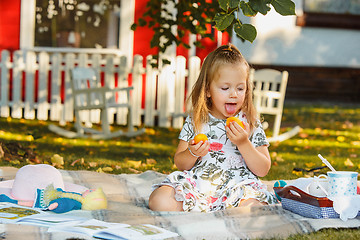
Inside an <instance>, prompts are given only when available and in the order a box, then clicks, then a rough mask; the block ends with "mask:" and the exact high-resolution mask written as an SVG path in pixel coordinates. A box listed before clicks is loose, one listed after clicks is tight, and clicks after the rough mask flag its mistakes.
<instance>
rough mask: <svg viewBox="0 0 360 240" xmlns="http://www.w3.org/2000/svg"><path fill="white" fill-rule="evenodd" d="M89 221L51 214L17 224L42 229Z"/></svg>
mask: <svg viewBox="0 0 360 240" xmlns="http://www.w3.org/2000/svg"><path fill="white" fill-rule="evenodd" d="M86 220H88V218H83V217H77V216H71V215H63V214H57V213H50V214H38V215H33V216H30V217H27V218H24V219H20V220H19V221H17V222H16V223H18V224H25V225H35V226H40V227H52V226H58V225H60V226H62V225H64V224H70V223H71V224H75V223H80V222H83V221H86Z"/></svg>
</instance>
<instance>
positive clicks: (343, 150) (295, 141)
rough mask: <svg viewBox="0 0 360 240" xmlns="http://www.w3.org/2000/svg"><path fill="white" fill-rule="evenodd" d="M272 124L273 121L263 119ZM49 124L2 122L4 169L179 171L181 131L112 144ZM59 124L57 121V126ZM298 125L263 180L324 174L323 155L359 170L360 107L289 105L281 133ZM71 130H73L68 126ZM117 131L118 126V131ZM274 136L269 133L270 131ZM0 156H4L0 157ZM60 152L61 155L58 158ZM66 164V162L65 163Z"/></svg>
mask: <svg viewBox="0 0 360 240" xmlns="http://www.w3.org/2000/svg"><path fill="white" fill-rule="evenodd" d="M264 117H265V120H268V121H269V122H270V124H271V121H272V118H271V117H269V116H264ZM50 123H51V122H45V121H35V120H23V119H22V120H18V119H12V118H0V142H1V144H2V148H3V150H4V152H5V155H4V157H2V160H1V162H0V165H2V166H15V167H21V166H23V165H26V164H29V163H49V164H56V165H57V167H59V168H64V169H69V170H77V169H86V170H90V171H99V172H108V173H114V174H118V173H140V172H144V171H146V170H155V171H159V172H163V173H169V172H171V171H174V170H176V167H175V166H174V161H173V155H174V153H175V150H176V146H177V142H178V140H177V137H178V134H179V129H165V128H156V127H155V128H146V134H144V135H141V136H138V137H135V138H126V137H121V138H116V139H111V140H100V141H99V140H91V139H66V138H62V137H59V136H57V135H56V134H54V133H52V132H50V131H49V130H48V124H50ZM53 124H57V123H53ZM296 125H299V126H300V127H301V128H302V130H301V132H300V133H299V134H298V135H296V136H295V137H293V138H291V139H289V140H286V141H284V142H281V143H272V144H271V146H270V148H269V150H270V154H271V157H272V168H271V170H270V172H269V174H268V175H267V176H266V177H264V178H263V179H264V180H274V179H295V178H298V177H303V176H313V175H314V174H320V173H326V172H327V170H328V169H327V168H323V169H320V170H315V171H309V170H311V169H313V168H317V167H321V166H324V165H323V164H322V162H321V160H320V159H319V158H318V157H317V154H318V153H321V154H322V155H323V156H324V157H325V158H327V159H328V160H329V162H330V163H331V164H332V165H333V166H334V167H335V169H337V170H349V171H358V172H359V171H360V105H359V104H357V105H355V104H351V105H350V104H346V105H345V104H329V103H323V104H313V103H306V102H300V103H299V102H296V103H295V102H290V103H289V102H287V103H286V104H285V107H284V115H283V119H282V129H281V131H282V132H284V131H287V130H289V129H291V128H292V127H294V126H296ZM69 127H71V126H69ZM116 128H118V127H116ZM266 133H267V135H271V132H270V130H266ZM0 154H1V153H0ZM55 154H57V155H58V156H55V157H54V155H55ZM62 160H63V162H62ZM359 232H360V231H358V230H344V231H338V230H324V231H320V232H317V233H314V234H312V235H303V236H294V238H290V239H298V238H299V239H323V238H325V237H326V236H327V235H328V234H331V235H332V238H333V239H344V237H346V239H359V237H360V233H359Z"/></svg>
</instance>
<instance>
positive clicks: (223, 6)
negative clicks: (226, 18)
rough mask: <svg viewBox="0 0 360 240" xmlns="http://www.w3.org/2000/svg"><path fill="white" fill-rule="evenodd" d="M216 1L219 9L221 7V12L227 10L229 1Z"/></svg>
mask: <svg viewBox="0 0 360 240" xmlns="http://www.w3.org/2000/svg"><path fill="white" fill-rule="evenodd" d="M218 1H219V5H220V7H221V8H222V9H223V10H225V11H227V9H228V7H229V1H230V0H218Z"/></svg>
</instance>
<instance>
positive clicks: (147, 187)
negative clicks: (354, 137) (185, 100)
mask: <svg viewBox="0 0 360 240" xmlns="http://www.w3.org/2000/svg"><path fill="white" fill-rule="evenodd" d="M0 169H2V171H3V176H2V177H3V178H4V180H9V179H13V178H14V177H15V174H16V171H17V169H16V168H12V167H1V168H0ZM60 171H61V173H62V175H63V178H64V181H67V182H73V183H76V184H80V185H83V186H85V187H88V188H98V187H102V188H103V190H104V192H105V194H106V195H107V197H108V201H109V204H108V209H106V210H97V211H82V210H76V211H71V212H69V213H65V214H73V215H74V216H82V217H87V218H94V219H98V220H102V221H107V222H119V223H127V224H145V223H147V224H153V225H156V226H159V227H162V228H165V229H167V230H170V231H173V232H177V233H178V234H179V235H180V236H179V237H177V238H176V239H251V238H261V239H263V238H272V237H279V238H284V237H287V236H289V235H292V234H297V233H300V234H306V233H310V232H314V231H318V230H320V229H323V228H359V227H360V218H359V217H358V218H356V219H351V220H348V221H346V222H344V221H342V220H340V219H310V218H305V217H302V216H300V215H297V214H294V213H291V212H289V211H287V210H284V209H282V207H281V205H280V204H279V205H273V206H261V207H253V208H232V209H227V210H224V211H218V212H212V213H183V212H182V213H179V212H154V211H151V210H150V209H149V208H148V206H147V203H148V197H149V195H150V193H151V185H152V184H154V183H158V182H160V181H161V180H162V179H163V178H164V177H165V175H163V174H160V173H158V172H154V171H146V172H144V173H141V174H119V175H115V174H107V173H98V172H90V171H65V170H60ZM264 183H266V184H267V185H268V187H269V189H271V188H272V186H273V181H264ZM74 237H78V239H92V238H90V237H84V236H83V235H81V237H79V236H77V235H76V234H74V233H57V232H53V233H48V232H47V228H45V227H37V226H29V225H15V224H0V238H3V239H20V240H21V239H27V240H32V239H43V240H47V239H52V240H54V239H55V240H56V239H70V238H73V239H74Z"/></svg>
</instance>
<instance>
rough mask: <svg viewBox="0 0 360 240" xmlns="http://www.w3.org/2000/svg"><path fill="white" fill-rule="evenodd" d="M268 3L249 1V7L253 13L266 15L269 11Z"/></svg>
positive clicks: (269, 0) (262, 0) (259, 0)
mask: <svg viewBox="0 0 360 240" xmlns="http://www.w3.org/2000/svg"><path fill="white" fill-rule="evenodd" d="M270 2H271V0H249V5H250V6H251V8H252V9H253V10H254V11H256V12H259V13H261V14H263V15H266V14H267V12H268V11H270V10H271V8H270V7H269V3H270Z"/></svg>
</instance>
